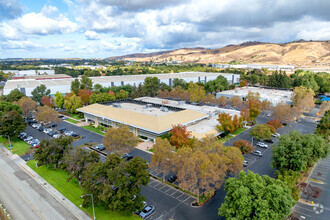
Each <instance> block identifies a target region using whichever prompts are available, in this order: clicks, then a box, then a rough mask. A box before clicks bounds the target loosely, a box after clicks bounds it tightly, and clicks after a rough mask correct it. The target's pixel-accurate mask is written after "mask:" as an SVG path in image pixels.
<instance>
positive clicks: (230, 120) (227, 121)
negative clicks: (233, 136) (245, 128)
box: [217, 113, 242, 134]
mask: <svg viewBox="0 0 330 220" xmlns="http://www.w3.org/2000/svg"><path fill="white" fill-rule="evenodd" d="M218 117H219V118H218V119H217V120H218V122H219V123H220V124H219V125H217V128H218V129H219V130H220V131H224V132H225V133H226V134H228V133H233V132H235V131H236V130H237V129H239V128H241V127H242V118H241V117H238V116H237V115H235V116H234V117H232V116H230V115H229V114H227V113H220V114H219V116H218Z"/></svg>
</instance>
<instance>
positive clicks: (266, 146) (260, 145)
mask: <svg viewBox="0 0 330 220" xmlns="http://www.w3.org/2000/svg"><path fill="white" fill-rule="evenodd" d="M257 146H258V147H262V148H266V149H267V148H268V145H267V144H265V143H263V142H258V143H257Z"/></svg>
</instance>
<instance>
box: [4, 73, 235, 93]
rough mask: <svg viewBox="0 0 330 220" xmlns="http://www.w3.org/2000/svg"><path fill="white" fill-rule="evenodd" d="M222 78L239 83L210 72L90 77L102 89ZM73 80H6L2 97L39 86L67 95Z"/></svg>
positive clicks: (229, 77)
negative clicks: (148, 82)
mask: <svg viewBox="0 0 330 220" xmlns="http://www.w3.org/2000/svg"><path fill="white" fill-rule="evenodd" d="M220 75H221V76H224V77H225V78H226V79H227V80H228V82H229V83H230V84H234V83H239V80H240V75H239V74H231V73H210V72H181V73H167V74H143V75H121V76H99V77H90V79H92V81H93V85H95V84H100V85H101V86H104V87H113V86H123V85H131V86H133V85H136V86H138V85H139V84H140V83H143V82H144V80H145V78H146V77H157V78H158V79H159V82H160V83H165V84H167V85H169V86H172V85H173V79H183V80H185V81H186V82H208V81H210V80H214V79H216V78H217V77H218V76H220ZM73 80H74V78H61V79H41V78H38V79H17V80H8V81H7V82H6V85H5V87H4V95H8V94H9V93H10V92H11V91H12V90H14V89H16V88H18V89H19V90H20V91H22V92H23V93H24V94H25V95H27V96H31V92H32V91H33V90H34V89H35V88H36V87H37V86H40V85H41V84H44V85H45V86H46V87H47V88H48V89H50V91H51V94H55V93H56V92H61V93H68V92H70V91H71V82H72V81H73Z"/></svg>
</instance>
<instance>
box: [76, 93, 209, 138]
mask: <svg viewBox="0 0 330 220" xmlns="http://www.w3.org/2000/svg"><path fill="white" fill-rule="evenodd" d="M77 111H79V112H82V113H84V117H85V120H86V122H92V123H94V124H95V126H96V127H97V126H98V125H102V126H106V127H119V126H122V125H128V126H129V129H130V131H131V132H132V133H133V134H134V135H136V136H139V137H141V138H144V139H148V140H153V141H154V140H155V139H156V137H158V136H160V135H163V134H166V133H168V132H169V131H170V130H171V129H172V127H173V126H174V125H177V124H181V125H185V126H187V125H191V124H195V123H197V122H199V121H201V120H203V119H206V118H208V117H209V115H207V114H204V113H201V112H197V111H193V110H190V109H184V108H180V107H171V106H165V105H162V104H155V103H150V102H144V101H139V100H130V99H127V100H118V101H113V102H106V103H102V104H92V105H89V106H85V107H82V108H79V109H77Z"/></svg>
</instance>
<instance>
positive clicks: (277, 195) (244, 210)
mask: <svg viewBox="0 0 330 220" xmlns="http://www.w3.org/2000/svg"><path fill="white" fill-rule="evenodd" d="M225 191H226V192H227V195H226V197H225V202H224V203H223V204H222V205H221V207H220V209H219V215H220V216H224V217H226V219H285V218H286V217H288V216H289V215H290V213H291V208H292V207H293V206H294V205H295V201H294V200H293V198H292V196H291V191H290V189H289V187H288V186H287V185H286V184H285V183H284V182H282V181H281V180H276V179H273V178H271V177H269V176H262V177H261V176H259V175H258V174H255V173H252V172H251V171H248V172H247V173H245V172H243V171H242V172H241V173H240V174H239V175H238V178H235V177H234V178H229V179H228V180H227V181H226V184H225Z"/></svg>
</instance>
